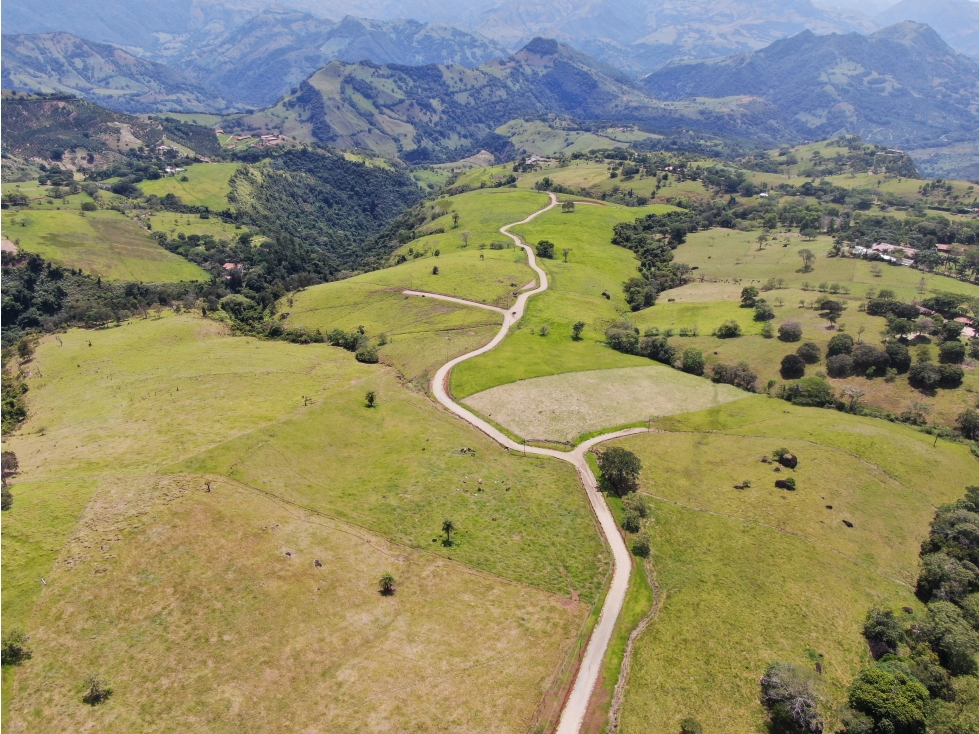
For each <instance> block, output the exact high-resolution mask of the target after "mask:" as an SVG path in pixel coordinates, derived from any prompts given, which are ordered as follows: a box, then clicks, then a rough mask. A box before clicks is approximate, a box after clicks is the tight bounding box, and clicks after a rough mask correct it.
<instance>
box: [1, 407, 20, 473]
mask: <svg viewBox="0 0 979 734" xmlns="http://www.w3.org/2000/svg"><path fill="white" fill-rule="evenodd" d="M6 407H7V406H4V409H6ZM18 469H20V462H19V461H17V454H15V453H14V452H13V451H4V452H3V453H0V481H2V482H3V484H6V483H7V480H8V479H9V478H10V477H12V476H14V475H16V474H17V470H18Z"/></svg>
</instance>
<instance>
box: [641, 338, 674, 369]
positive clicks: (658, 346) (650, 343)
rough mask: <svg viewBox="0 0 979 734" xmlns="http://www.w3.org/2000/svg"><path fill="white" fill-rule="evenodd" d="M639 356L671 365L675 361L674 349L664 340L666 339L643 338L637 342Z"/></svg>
mask: <svg viewBox="0 0 979 734" xmlns="http://www.w3.org/2000/svg"><path fill="white" fill-rule="evenodd" d="M639 354H641V355H642V356H643V357H649V358H650V359H655V360H656V361H657V362H662V363H663V364H668V365H672V364H673V361H674V360H675V359H676V348H675V347H674V346H673V345H671V344H670V343H669V342H668V341H667V340H666V337H662V336H644V337H643V338H642V339H640V340H639Z"/></svg>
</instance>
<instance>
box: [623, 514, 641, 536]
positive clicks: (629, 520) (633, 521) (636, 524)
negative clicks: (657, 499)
mask: <svg viewBox="0 0 979 734" xmlns="http://www.w3.org/2000/svg"><path fill="white" fill-rule="evenodd" d="M622 529H623V530H625V531H626V532H627V533H638V532H639V531H640V530H641V529H642V518H641V517H639V513H638V512H636V511H635V510H626V511H625V514H624V515H623V516H622Z"/></svg>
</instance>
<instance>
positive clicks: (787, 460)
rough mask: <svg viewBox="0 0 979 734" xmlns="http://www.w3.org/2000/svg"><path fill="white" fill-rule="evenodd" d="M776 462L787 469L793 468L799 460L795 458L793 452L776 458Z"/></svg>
mask: <svg viewBox="0 0 979 734" xmlns="http://www.w3.org/2000/svg"><path fill="white" fill-rule="evenodd" d="M778 463H779V464H781V465H782V466H784V467H786V468H787V469H795V467H796V465H797V464H798V463H799V460H798V459H797V458H796V456H795V454H786V455H785V456H783V457H782V458H781V459H779V460H778Z"/></svg>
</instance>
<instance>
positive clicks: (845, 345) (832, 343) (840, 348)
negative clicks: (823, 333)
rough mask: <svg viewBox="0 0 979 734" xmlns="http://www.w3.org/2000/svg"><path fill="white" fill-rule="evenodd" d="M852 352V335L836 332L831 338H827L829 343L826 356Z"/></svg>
mask: <svg viewBox="0 0 979 734" xmlns="http://www.w3.org/2000/svg"><path fill="white" fill-rule="evenodd" d="M852 353H853V337H852V336H850V335H849V334H836V335H835V336H834V337H833V338H832V339H830V340H829V345H828V346H827V348H826V356H827V357H834V356H836V355H837V354H852Z"/></svg>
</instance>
